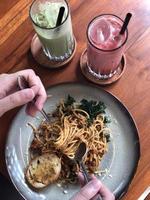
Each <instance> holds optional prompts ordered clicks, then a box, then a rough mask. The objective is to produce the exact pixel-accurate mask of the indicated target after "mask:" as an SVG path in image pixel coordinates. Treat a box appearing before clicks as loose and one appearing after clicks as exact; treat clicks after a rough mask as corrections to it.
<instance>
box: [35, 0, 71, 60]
mask: <svg viewBox="0 0 150 200" xmlns="http://www.w3.org/2000/svg"><path fill="white" fill-rule="evenodd" d="M62 6H63V7H65V12H64V16H63V19H62V24H61V25H60V26H58V27H56V22H57V17H58V13H59V9H60V7H62ZM68 12H69V11H68V7H67V5H65V4H63V3H61V2H47V1H46V2H44V3H41V4H39V8H38V12H37V13H36V14H34V15H33V16H32V18H33V21H34V22H35V24H34V27H35V30H36V32H37V34H38V37H39V39H40V41H41V43H42V46H43V49H44V52H45V54H46V55H47V56H48V57H49V58H50V59H58V60H59V59H61V60H63V59H66V58H68V57H69V56H70V55H71V53H72V51H73V48H74V38H73V33H72V24H71V18H70V15H68V14H67V13H68ZM66 18H67V19H66Z"/></svg>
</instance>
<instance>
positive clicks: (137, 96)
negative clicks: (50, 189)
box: [0, 0, 150, 200]
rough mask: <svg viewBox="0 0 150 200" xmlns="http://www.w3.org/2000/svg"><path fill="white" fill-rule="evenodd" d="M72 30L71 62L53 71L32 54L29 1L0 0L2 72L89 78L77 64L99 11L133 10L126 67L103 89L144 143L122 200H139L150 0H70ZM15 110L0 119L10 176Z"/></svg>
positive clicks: (148, 137) (145, 152)
mask: <svg viewBox="0 0 150 200" xmlns="http://www.w3.org/2000/svg"><path fill="white" fill-rule="evenodd" d="M69 3H70V7H71V11H72V22H73V29H74V34H75V37H76V40H77V43H78V46H77V52H76V54H75V57H74V58H73V60H72V62H71V63H70V64H68V65H67V66H66V67H65V68H61V69H57V70H50V69H46V68H43V67H41V66H39V65H38V64H37V63H36V62H35V61H34V59H33V58H32V56H31V53H30V43H31V39H32V37H33V35H34V30H33V27H32V25H31V21H30V19H29V16H28V10H29V6H30V4H31V0H1V1H0V73H11V72H15V71H18V70H22V69H26V68H32V69H34V70H35V72H36V73H37V74H38V75H39V76H40V77H41V79H42V81H43V83H44V85H45V87H46V88H48V87H49V86H50V85H54V84H56V83H61V82H68V81H78V82H88V81H87V80H86V79H85V78H84V77H83V75H82V74H81V70H80V67H79V59H80V55H81V53H82V51H83V50H84V49H85V47H86V34H85V33H86V27H87V24H88V22H89V21H90V20H91V19H92V18H93V17H94V16H96V15H98V14H100V13H113V14H116V15H118V16H120V17H122V18H124V16H125V15H126V13H127V12H131V13H132V14H133V17H132V20H131V23H130V25H129V39H128V44H127V50H126V58H127V68H126V71H125V73H124V75H123V76H122V78H121V79H120V80H119V81H118V82H117V83H115V84H112V85H110V86H107V87H105V88H104V89H105V90H107V91H110V92H111V93H113V94H114V95H116V96H117V97H118V98H119V99H120V100H121V101H122V102H123V103H124V104H125V105H126V106H127V108H128V109H129V111H130V112H131V114H132V115H133V117H134V119H135V121H136V123H137V126H138V129H139V137H140V143H141V159H140V162H139V166H138V170H137V173H136V176H135V177H134V179H133V181H132V183H131V185H130V187H129V190H128V193H127V194H126V195H125V196H124V197H123V199H124V200H136V199H137V198H138V197H139V195H140V194H141V193H142V192H143V191H144V190H145V189H146V188H147V187H148V185H150V149H149V141H150V133H149V132H150V131H149V130H150V92H149V91H150V64H149V63H150V44H149V42H150V20H149V19H150V2H149V0H142V1H141V0H113V1H109V0H103V1H98V0H80V1H77V0H69ZM17 111H18V109H14V110H12V111H10V112H8V113H6V114H5V115H4V116H3V117H1V119H0V160H1V164H0V172H2V173H3V174H5V175H6V176H7V170H6V166H5V160H4V148H5V141H6V138H7V132H8V128H9V125H10V123H11V121H12V119H13V117H14V116H15V114H16V113H17Z"/></svg>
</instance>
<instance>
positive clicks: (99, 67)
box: [87, 14, 128, 79]
mask: <svg viewBox="0 0 150 200" xmlns="http://www.w3.org/2000/svg"><path fill="white" fill-rule="evenodd" d="M122 25H123V21H122V20H121V19H120V18H119V17H117V16H115V15H110V14H104V15H100V16H98V17H96V18H94V19H93V20H92V21H91V22H90V24H89V26H88V29H87V38H88V42H87V58H88V61H87V64H88V68H89V72H90V73H91V74H92V75H93V76H95V77H97V78H99V79H102V78H110V77H112V76H113V75H114V74H115V73H116V70H117V68H118V65H119V63H120V61H121V58H122V55H123V53H124V49H125V43H126V41H127V37H128V32H127V30H126V31H125V33H124V34H122V35H121V34H119V33H120V30H121V27H122Z"/></svg>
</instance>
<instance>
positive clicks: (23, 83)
mask: <svg viewBox="0 0 150 200" xmlns="http://www.w3.org/2000/svg"><path fill="white" fill-rule="evenodd" d="M17 81H18V86H19V89H20V90H24V89H26V88H30V86H29V84H28V82H27V80H26V79H25V77H24V76H18V78H17ZM31 102H32V103H33V104H34V103H35V98H34V99H33V100H32V101H31ZM40 113H41V114H42V115H43V117H44V118H45V119H46V121H49V116H48V114H47V113H46V112H45V110H44V109H42V110H41V111H40Z"/></svg>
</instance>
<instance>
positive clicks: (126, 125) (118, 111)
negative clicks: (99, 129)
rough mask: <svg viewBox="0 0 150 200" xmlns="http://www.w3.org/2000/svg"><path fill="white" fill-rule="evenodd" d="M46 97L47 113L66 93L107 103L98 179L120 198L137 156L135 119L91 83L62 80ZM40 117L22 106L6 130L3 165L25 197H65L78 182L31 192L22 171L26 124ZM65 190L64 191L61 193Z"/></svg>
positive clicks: (28, 138) (55, 199)
mask: <svg viewBox="0 0 150 200" xmlns="http://www.w3.org/2000/svg"><path fill="white" fill-rule="evenodd" d="M47 93H48V94H51V95H52V97H51V98H49V99H48V100H47V102H46V104H45V107H44V109H45V110H46V111H47V112H51V111H53V110H54V109H55V108H56V104H58V103H59V101H60V99H61V98H66V97H67V95H68V94H70V95H71V96H73V97H74V98H75V99H76V100H77V101H80V100H81V99H83V98H86V99H88V100H97V101H99V100H101V101H103V102H104V103H105V105H106V106H107V109H106V113H107V115H109V117H110V118H111V120H112V122H111V123H110V124H109V127H110V129H111V142H110V143H109V150H108V153H107V154H106V155H105V156H104V157H103V160H102V163H101V169H102V170H103V171H104V173H102V174H101V176H100V175H99V176H98V178H99V179H101V180H102V182H103V183H104V184H105V185H106V186H107V187H108V188H109V189H110V190H111V191H112V192H113V193H114V194H115V196H116V197H117V198H120V197H121V196H122V195H123V194H124V193H125V192H126V190H127V188H128V186H129V184H130V182H131V180H132V178H133V176H134V174H135V172H136V169H137V165H138V161H139V157H140V145H139V137H138V131H137V128H136V125H135V122H134V120H133V118H132V116H131V114H130V113H129V112H128V110H127V109H126V107H125V106H124V105H123V104H122V103H121V102H120V101H119V100H118V99H117V98H116V97H114V96H113V95H112V94H110V93H108V92H106V91H104V90H102V89H100V88H98V87H95V86H91V85H83V84H78V83H66V84H60V85H56V86H53V87H51V88H49V89H48V91H47ZM41 119H42V116H41V115H40V113H39V114H38V115H37V116H36V117H35V118H31V117H29V116H27V115H26V114H25V107H23V108H22V109H21V110H20V112H19V113H18V114H17V115H16V117H15V119H14V120H13V122H12V125H11V127H10V130H9V134H8V140H7V143H6V152H5V156H6V164H7V168H8V172H9V175H10V177H11V180H12V182H13V183H14V185H15V186H16V188H17V190H18V191H19V193H20V194H21V195H22V196H23V197H24V198H25V199H28V200H48V199H52V200H66V199H70V198H71V196H72V195H73V194H74V193H76V192H77V191H78V190H79V185H69V186H66V187H58V186H59V185H58V184H53V185H49V186H48V187H47V188H45V189H43V190H40V191H34V190H32V189H30V188H29V187H28V185H27V183H26V181H25V178H24V171H25V169H26V167H27V165H28V163H29V151H28V150H29V146H30V142H31V141H32V138H33V135H32V130H31V128H30V127H29V126H27V123H28V122H31V123H32V124H34V125H35V126H37V127H38V125H39V124H40V122H41ZM64 190H65V192H64Z"/></svg>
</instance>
